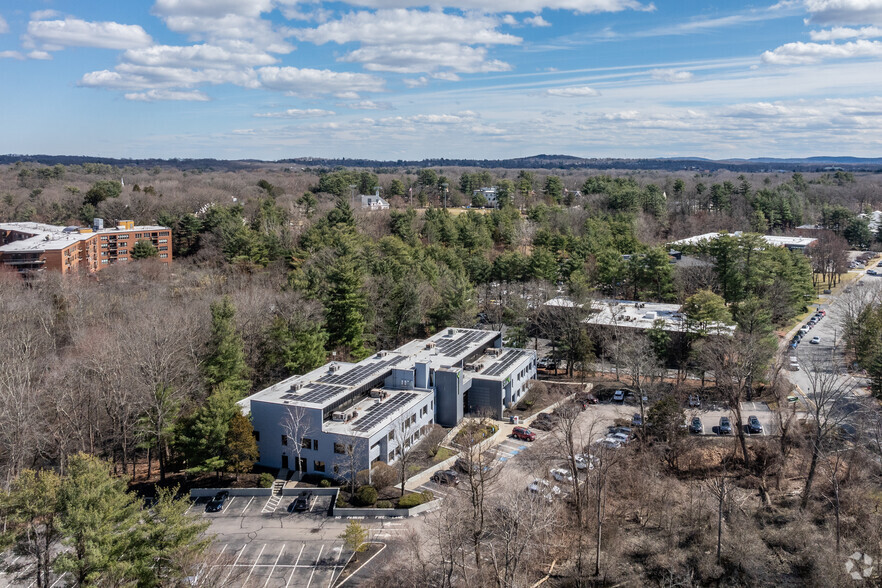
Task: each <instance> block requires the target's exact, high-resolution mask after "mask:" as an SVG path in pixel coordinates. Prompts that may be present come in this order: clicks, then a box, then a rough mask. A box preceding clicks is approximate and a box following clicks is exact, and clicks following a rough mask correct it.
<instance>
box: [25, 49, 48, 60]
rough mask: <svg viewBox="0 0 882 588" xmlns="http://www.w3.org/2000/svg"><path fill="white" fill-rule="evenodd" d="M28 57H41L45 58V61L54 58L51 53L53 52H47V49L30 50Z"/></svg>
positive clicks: (41, 58)
mask: <svg viewBox="0 0 882 588" xmlns="http://www.w3.org/2000/svg"><path fill="white" fill-rule="evenodd" d="M28 58H29V59H40V60H44V61H45V60H47V59H52V54H51V53H48V52H46V51H38V50H34V51H30V52H29V53H28Z"/></svg>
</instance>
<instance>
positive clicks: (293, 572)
mask: <svg viewBox="0 0 882 588" xmlns="http://www.w3.org/2000/svg"><path fill="white" fill-rule="evenodd" d="M295 573H297V568H296V567H295V568H294V569H292V570H291V575H290V576H288V581H287V582H285V588H288V584H290V583H291V580H292V579H293V578H294V574H295Z"/></svg>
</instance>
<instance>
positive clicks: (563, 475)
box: [550, 468, 573, 484]
mask: <svg viewBox="0 0 882 588" xmlns="http://www.w3.org/2000/svg"><path fill="white" fill-rule="evenodd" d="M550 473H551V477H552V478H554V479H555V481H557V482H565V483H567V484H572V483H573V472H571V471H570V470H568V469H566V468H553V469H552V470H551V471H550Z"/></svg>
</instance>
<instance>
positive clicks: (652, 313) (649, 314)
mask: <svg viewBox="0 0 882 588" xmlns="http://www.w3.org/2000/svg"><path fill="white" fill-rule="evenodd" d="M655 316H656V314H655V311H653V310H650V311H649V312H647V313H646V314H644V315H643V318H645V319H649V320H651V321H654V320H655Z"/></svg>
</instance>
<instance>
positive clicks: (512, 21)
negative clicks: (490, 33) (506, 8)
mask: <svg viewBox="0 0 882 588" xmlns="http://www.w3.org/2000/svg"><path fill="white" fill-rule="evenodd" d="M502 24H506V25H509V26H516V25H517V24H518V19H516V18H515V17H514V15H512V14H506V15H505V16H503V17H502Z"/></svg>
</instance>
